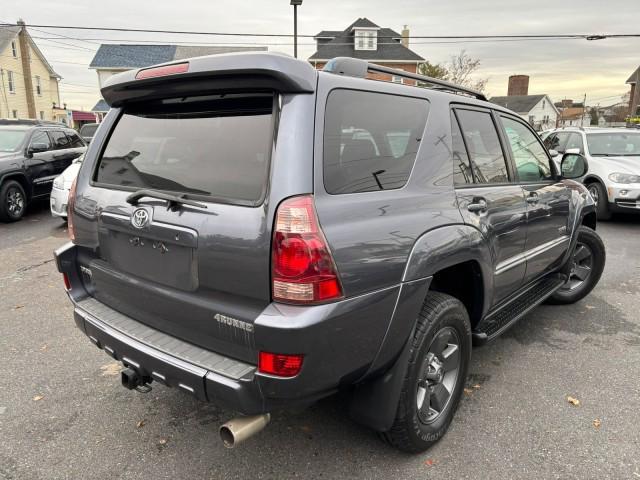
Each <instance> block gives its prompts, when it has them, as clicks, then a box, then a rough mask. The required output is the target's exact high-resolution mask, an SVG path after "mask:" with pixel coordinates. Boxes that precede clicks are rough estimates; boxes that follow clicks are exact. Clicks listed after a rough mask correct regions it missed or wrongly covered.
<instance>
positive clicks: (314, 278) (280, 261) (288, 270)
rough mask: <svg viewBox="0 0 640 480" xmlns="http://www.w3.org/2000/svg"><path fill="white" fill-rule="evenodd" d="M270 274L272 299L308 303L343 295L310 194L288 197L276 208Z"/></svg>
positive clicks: (329, 299) (320, 301)
mask: <svg viewBox="0 0 640 480" xmlns="http://www.w3.org/2000/svg"><path fill="white" fill-rule="evenodd" d="M271 277H272V281H273V284H272V290H273V299H274V300H275V301H277V302H284V303H296V304H311V303H322V302H327V301H331V300H336V299H338V298H342V296H343V293H342V285H341V283H340V278H339V277H338V271H337V269H336V265H335V262H334V261H333V257H332V256H331V251H330V250H329V245H328V244H327V240H326V239H325V237H324V235H323V233H322V230H321V229H320V224H319V223H318V217H317V215H316V210H315V207H314V205H313V197H312V196H311V195H304V196H300V197H292V198H289V199H287V200H285V201H284V202H282V203H281V204H280V206H279V207H278V211H277V213H276V221H275V229H274V232H273V244H272V251H271Z"/></svg>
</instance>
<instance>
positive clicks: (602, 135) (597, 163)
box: [544, 127, 640, 220]
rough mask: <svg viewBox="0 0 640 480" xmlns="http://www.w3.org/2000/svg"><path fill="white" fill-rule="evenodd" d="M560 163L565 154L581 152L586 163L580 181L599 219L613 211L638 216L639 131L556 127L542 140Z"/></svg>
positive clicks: (608, 216)
mask: <svg viewBox="0 0 640 480" xmlns="http://www.w3.org/2000/svg"><path fill="white" fill-rule="evenodd" d="M544 144H545V145H546V146H547V148H548V149H549V150H550V151H551V150H555V152H557V155H555V156H554V157H553V160H554V161H555V162H556V164H559V163H560V160H561V158H562V155H563V154H564V153H580V154H581V155H584V156H585V157H586V159H587V162H588V163H589V171H588V172H587V174H586V175H585V176H584V178H583V179H582V182H583V183H584V184H585V185H586V186H587V189H588V190H589V193H591V196H592V197H593V200H594V201H595V202H596V209H597V215H598V220H607V219H609V218H610V217H611V213H612V212H628V213H640V130H633V129H625V128H596V127H584V128H582V127H568V128H558V129H554V130H553V131H551V132H549V133H548V134H547V135H546V136H545V137H544ZM555 152H554V153H555Z"/></svg>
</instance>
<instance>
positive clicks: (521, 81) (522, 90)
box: [507, 75, 529, 97]
mask: <svg viewBox="0 0 640 480" xmlns="http://www.w3.org/2000/svg"><path fill="white" fill-rule="evenodd" d="M507 95H508V96H509V97H511V96H513V95H529V75H511V76H510V77H509V88H508V90H507Z"/></svg>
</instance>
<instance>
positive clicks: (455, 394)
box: [382, 292, 471, 453]
mask: <svg viewBox="0 0 640 480" xmlns="http://www.w3.org/2000/svg"><path fill="white" fill-rule="evenodd" d="M470 358H471V325H470V323H469V316H468V314H467V310H466V309H465V307H464V305H463V304H462V303H461V302H460V301H459V300H458V299H456V298H454V297H452V296H450V295H446V294H444V293H439V292H430V293H429V295H428V297H427V299H426V301H425V302H424V304H423V306H422V310H421V312H420V315H419V317H418V321H417V325H416V329H415V332H414V336H413V341H412V344H411V352H410V358H409V365H408V367H407V373H406V375H405V379H404V383H403V386H402V393H401V396H400V401H399V402H398V409H397V411H396V418H395V420H394V423H393V426H392V427H391V429H390V430H389V431H387V432H384V433H383V434H382V436H383V438H384V439H385V440H386V441H388V442H389V443H390V444H391V445H393V446H394V447H396V448H398V449H399V450H402V451H405V452H410V453H417V452H422V451H424V450H426V449H427V448H429V447H430V446H431V445H433V444H434V443H436V442H437V441H438V440H439V439H440V438H441V437H442V436H443V435H444V434H445V433H446V431H447V429H448V428H449V424H450V423H451V420H452V419H453V416H454V414H455V412H456V409H457V408H458V403H459V402H460V397H461V396H462V392H463V389H464V384H465V381H466V378H467V372H468V369H469V360H470Z"/></svg>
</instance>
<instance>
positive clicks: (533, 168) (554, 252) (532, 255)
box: [500, 114, 577, 282]
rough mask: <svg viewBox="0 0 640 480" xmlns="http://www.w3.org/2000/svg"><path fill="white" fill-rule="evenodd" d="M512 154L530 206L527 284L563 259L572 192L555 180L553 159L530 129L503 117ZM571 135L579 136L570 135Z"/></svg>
mask: <svg viewBox="0 0 640 480" xmlns="http://www.w3.org/2000/svg"><path fill="white" fill-rule="evenodd" d="M500 121H501V124H502V127H503V129H504V130H503V131H504V134H505V137H506V139H507V142H506V143H507V144H508V151H509V155H510V156H511V158H512V159H513V163H514V164H515V167H516V175H517V178H518V182H519V183H520V185H521V186H522V188H523V189H524V192H525V197H526V203H527V241H526V245H525V255H526V263H527V270H526V274H525V279H524V280H525V282H530V281H532V280H535V279H536V278H537V277H539V276H541V275H543V274H544V273H545V272H547V271H548V270H549V269H550V268H552V267H553V266H554V265H557V261H558V260H559V259H560V258H561V257H562V255H563V254H564V252H565V251H566V249H567V247H568V245H569V241H570V238H569V230H568V225H567V222H568V220H569V201H570V197H571V195H570V191H569V189H568V188H567V187H566V186H565V185H564V183H562V182H561V181H558V180H556V178H555V174H554V172H553V170H552V168H551V159H550V157H549V156H548V155H547V150H546V149H545V147H544V145H543V144H542V143H541V142H540V139H539V137H538V135H536V134H535V132H533V130H531V128H530V127H529V126H528V125H527V124H526V123H524V122H523V121H521V120H520V119H519V118H516V117H514V116H510V115H506V114H501V115H500ZM570 135H572V136H573V135H577V134H576V133H571V134H570Z"/></svg>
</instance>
